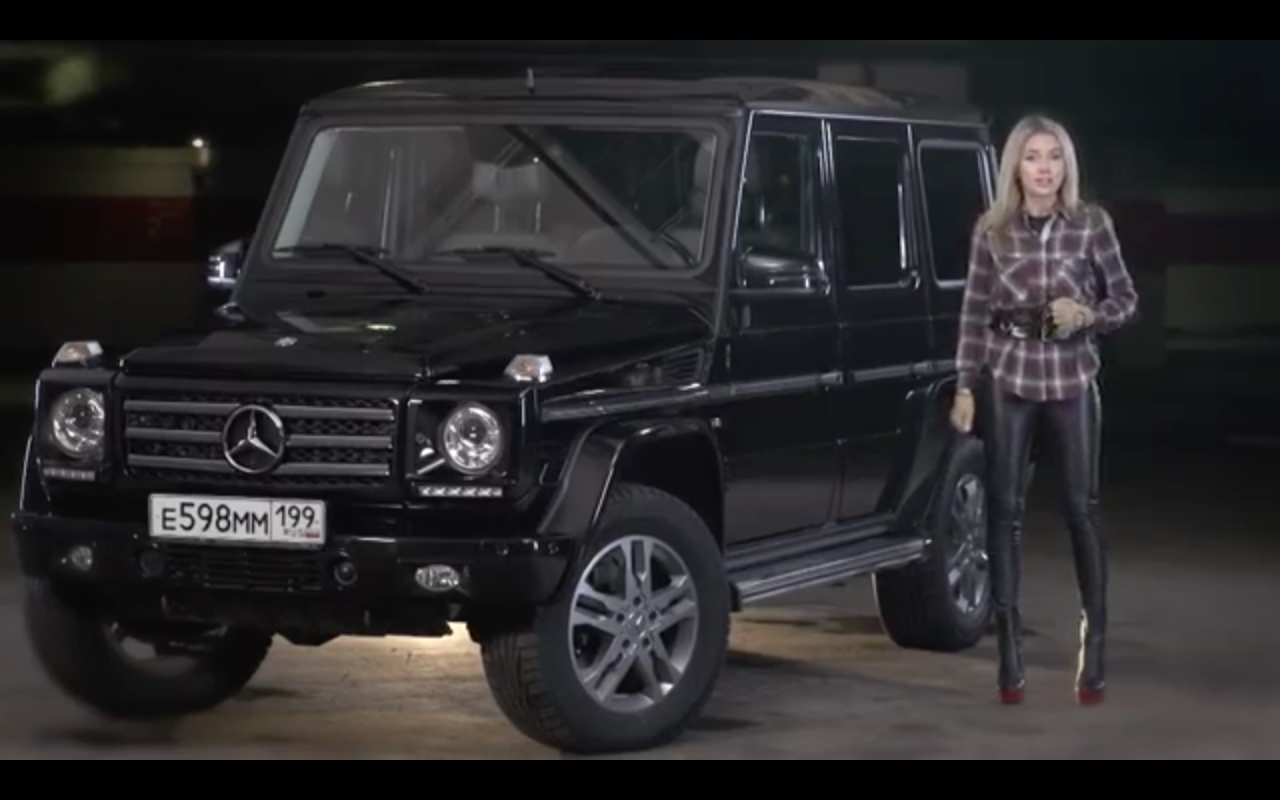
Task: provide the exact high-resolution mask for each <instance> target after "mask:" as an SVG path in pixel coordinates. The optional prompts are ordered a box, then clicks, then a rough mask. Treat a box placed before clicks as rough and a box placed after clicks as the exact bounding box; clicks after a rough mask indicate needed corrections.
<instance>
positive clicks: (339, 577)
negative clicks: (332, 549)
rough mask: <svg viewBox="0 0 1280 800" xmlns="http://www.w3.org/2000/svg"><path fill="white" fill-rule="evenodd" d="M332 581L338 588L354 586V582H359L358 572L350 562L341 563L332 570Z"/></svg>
mask: <svg viewBox="0 0 1280 800" xmlns="http://www.w3.org/2000/svg"><path fill="white" fill-rule="evenodd" d="M333 579H334V580H335V581H337V582H338V585H339V586H344V587H350V586H355V585H356V581H358V580H360V571H359V570H357V569H356V565H355V564H352V563H351V562H350V561H343V562H342V563H341V564H339V565H338V566H336V567H334V568H333Z"/></svg>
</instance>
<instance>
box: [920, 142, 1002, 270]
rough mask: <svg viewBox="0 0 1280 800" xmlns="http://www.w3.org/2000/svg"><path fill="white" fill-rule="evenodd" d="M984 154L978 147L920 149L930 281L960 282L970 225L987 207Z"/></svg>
mask: <svg viewBox="0 0 1280 800" xmlns="http://www.w3.org/2000/svg"><path fill="white" fill-rule="evenodd" d="M983 171H984V162H983V150H982V148H981V147H980V146H978V145H976V144H960V143H945V144H944V143H938V142H933V143H926V144H924V145H922V146H921V148H920V172H921V177H922V179H923V181H924V201H925V211H926V213H927V214H928V218H929V238H930V244H931V246H932V255H933V271H934V277H935V278H936V279H937V280H938V282H940V283H953V282H961V281H964V280H965V278H966V277H967V276H968V272H969V242H970V240H971V239H972V237H973V226H974V224H975V223H976V222H977V221H978V218H979V217H980V216H982V214H983V212H985V211H986V208H987V194H986V188H985V182H984V180H983Z"/></svg>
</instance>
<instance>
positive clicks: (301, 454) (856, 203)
mask: <svg viewBox="0 0 1280 800" xmlns="http://www.w3.org/2000/svg"><path fill="white" fill-rule="evenodd" d="M992 165H993V153H992V151H991V148H990V146H989V144H988V139H987V133H986V130H985V129H984V127H983V125H982V123H981V120H980V119H977V118H975V117H973V116H972V115H970V114H967V113H961V112H953V111H950V110H946V109H938V108H934V107H932V106H929V105H924V104H915V103H912V102H908V101H906V100H902V99H899V98H894V97H890V96H886V95H883V94H879V93H876V92H873V91H869V90H864V89H854V88H848V87H840V86H827V85H815V84H797V83H794V82H784V81H770V80H711V81H689V82H651V81H628V80H578V81H545V82H541V81H540V82H536V83H535V84H534V85H527V84H526V83H525V82H523V81H515V82H502V81H498V82H492V81H457V82H397V83H386V84H377V85H371V86H364V87H358V88H353V89H350V90H347V91H342V92H338V93H336V94H333V95H330V96H326V97H323V98H320V99H318V100H316V101H315V102H313V103H312V104H310V105H308V106H307V107H306V108H305V109H304V111H303V113H302V115H301V119H300V121H299V124H298V127H297V130H296V133H295V136H294V138H293V141H292V144H291V146H290V148H289V149H288V151H287V153H286V156H285V160H284V163H283V165H282V168H281V171H280V173H279V176H278V180H277V183H276V185H275V187H274V189H273V192H272V194H271V197H270V200H269V202H268V204H267V207H266V211H265V213H264V216H263V219H262V220H261V224H260V225H259V227H258V229H257V232H256V234H255V236H254V237H253V238H252V240H250V241H247V242H244V243H239V244H237V245H235V246H233V247H229V248H224V249H223V250H221V251H220V252H219V254H217V259H216V263H217V265H218V271H219V274H218V275H217V276H216V277H217V278H219V281H218V282H216V285H215V287H214V288H218V287H223V288H228V289H229V292H230V293H229V295H228V296H227V298H226V301H227V302H226V303H223V304H220V305H221V308H220V309H219V312H218V314H216V315H213V316H212V317H211V321H210V324H209V327H208V328H207V329H205V330H199V331H196V332H185V333H180V334H176V335H175V336H174V337H173V338H170V339H166V340H164V341H156V342H154V343H152V344H150V345H149V346H146V347H142V348H139V349H136V350H133V351H132V352H128V353H122V354H112V353H103V352H101V348H100V347H98V346H96V345H95V344H94V343H92V342H79V343H74V342H73V343H70V344H68V345H67V346H66V347H64V348H63V350H62V351H61V352H60V353H59V354H58V356H57V358H56V359H55V363H54V364H53V365H52V367H51V368H50V369H48V370H46V371H45V372H44V373H43V374H42V375H41V377H40V380H39V389H38V420H37V424H36V427H35V430H34V432H33V436H32V438H31V442H30V446H29V448H28V451H27V460H26V465H25V466H26V472H25V479H24V482H23V491H22V497H21V507H20V509H19V510H18V512H17V513H16V515H15V526H14V529H15V534H16V537H17V550H18V552H19V554H20V560H21V564H22V568H23V570H24V571H25V574H26V576H27V584H28V595H27V614H28V615H29V619H30V623H31V628H30V630H31V635H32V637H33V638H34V642H35V647H36V651H37V653H38V654H39V656H40V658H41V659H42V661H43V663H44V665H45V667H46V668H47V670H48V672H49V674H50V675H51V676H52V678H53V679H54V680H55V681H56V682H57V683H58V684H59V685H60V686H61V687H62V688H63V689H65V690H66V691H67V692H68V693H70V694H71V695H72V696H74V697H76V698H78V699H79V700H81V701H83V702H85V703H87V704H88V705H90V706H91V707H93V708H95V709H98V710H99V711H101V712H103V713H106V714H109V715H113V716H117V717H124V718H134V719H136V718H152V717H169V716H175V715H184V714H192V713H197V712H201V711H204V710H208V709H212V708H214V707H216V706H218V705H219V704H220V703H222V702H224V701H226V700H227V699H229V698H231V697H233V696H234V695H235V694H236V693H237V692H238V691H240V690H241V689H242V688H243V687H244V686H245V685H246V683H248V682H249V681H250V680H251V679H252V678H253V677H254V675H255V673H256V671H257V670H258V669H259V667H260V665H261V664H262V663H263V661H264V659H265V658H266V657H267V655H268V650H269V648H270V647H271V644H272V642H273V640H274V639H275V637H276V636H280V637H283V638H284V639H286V640H287V641H289V642H292V643H294V644H296V645H302V646H320V645H323V644H325V643H327V642H329V641H331V640H333V639H335V638H337V637H342V636H384V635H403V636H420V637H438V636H447V635H449V634H450V633H451V632H452V630H453V629H452V627H451V626H452V625H454V624H465V625H466V627H467V629H468V630H469V632H470V635H471V637H472V638H473V639H474V641H475V642H477V643H478V644H479V645H480V647H481V648H482V652H483V662H484V667H485V670H486V673H487V676H488V679H489V682H490V684H491V686H492V689H493V692H494V696H495V697H496V699H497V702H498V705H499V706H500V707H501V709H502V710H503V711H504V712H505V713H506V715H507V716H508V717H509V718H510V719H511V721H512V722H513V723H514V724H515V725H516V726H517V727H518V728H519V729H520V730H521V731H523V732H524V733H525V734H527V735H528V736H530V737H532V738H534V739H536V740H538V741H540V742H543V743H546V744H547V745H550V746H553V747H558V748H562V749H565V750H567V751H573V752H581V753H604V752H616V751H626V750H633V749H637V748H645V747H652V746H657V745H661V744H663V743H667V742H671V741H673V740H674V739H676V738H677V737H678V736H679V735H680V734H681V732H682V731H684V730H685V729H686V727H687V725H688V724H689V723H690V722H691V721H692V720H694V719H695V718H696V717H697V716H698V714H699V712H700V710H701V709H702V708H703V706H704V704H705V703H706V702H707V700H708V698H709V697H710V696H711V694H712V692H713V689H714V686H715V684H716V679H717V676H718V674H719V672H720V670H721V666H722V663H723V659H724V656H725V653H726V649H727V646H728V641H729V633H730V619H731V615H732V614H733V613H734V612H735V611H737V610H740V609H742V608H744V607H745V606H748V605H750V604H754V603H759V602H762V601H765V600H768V599H770V598H776V597H779V596H781V595H785V594H788V593H791V592H795V591H797V590H801V589H807V588H811V587H817V586H823V585H829V584H832V583H836V582H839V581H843V580H846V579H849V578H852V577H856V576H864V575H874V576H875V584H874V585H875V592H876V595H877V599H878V602H879V608H880V611H881V615H882V618H883V622H884V626H885V628H886V630H887V632H888V635H889V636H890V637H891V638H892V640H893V641H894V642H896V643H898V644H899V645H901V646H904V647H909V648H921V649H925V650H930V651H942V652H952V651H959V650H964V649H966V648H970V647H973V646H974V645H976V644H977V643H978V642H979V640H980V639H981V637H982V636H983V634H984V629H985V627H986V624H987V622H988V616H989V582H988V580H987V575H986V557H985V531H986V528H985V516H984V513H985V499H984V486H983V480H982V477H981V476H982V474H983V461H982V459H983V454H982V447H981V445H980V443H979V442H977V441H976V440H974V439H972V438H968V437H956V436H954V435H953V434H952V432H951V430H950V428H949V426H948V424H947V409H948V407H949V404H950V401H951V391H952V387H953V385H954V364H953V362H952V358H953V352H954V349H955V328H956V321H957V314H958V310H959V306H960V300H961V295H962V291H963V286H964V278H965V270H966V261H967V246H968V232H969V228H970V225H971V224H972V222H973V220H974V219H975V218H976V216H977V215H978V214H979V213H980V212H981V211H982V209H983V208H984V207H985V205H986V203H987V202H988V198H989V196H990V192H991V186H992V174H993V172H992ZM126 639H128V640H136V641H138V642H142V643H145V644H147V645H148V646H150V647H151V648H152V649H154V650H155V652H156V655H157V658H158V659H159V661H158V663H161V664H163V665H164V666H165V668H164V669H163V670H161V669H159V668H157V667H155V666H153V665H151V664H144V663H143V662H141V661H139V660H136V659H133V658H132V657H127V656H126V655H125V651H124V650H122V649H121V648H120V646H119V642H121V641H123V640H126ZM423 724H424V725H429V724H430V720H427V719H424V721H423Z"/></svg>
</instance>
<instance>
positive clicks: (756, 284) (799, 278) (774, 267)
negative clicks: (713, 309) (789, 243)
mask: <svg viewBox="0 0 1280 800" xmlns="http://www.w3.org/2000/svg"><path fill="white" fill-rule="evenodd" d="M741 274H742V288H743V289H746V290H749V291H766V292H767V291H802V292H823V291H826V290H827V288H828V281H827V276H826V273H825V272H824V271H823V269H822V265H821V264H820V263H819V262H818V259H817V258H816V257H814V256H812V255H810V254H808V253H799V252H793V251H789V250H781V249H771V248H760V247H756V248H752V249H750V250H748V251H747V252H746V253H744V254H743V255H742V260H741Z"/></svg>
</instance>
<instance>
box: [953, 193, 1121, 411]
mask: <svg viewBox="0 0 1280 800" xmlns="http://www.w3.org/2000/svg"><path fill="white" fill-rule="evenodd" d="M1100 282H1101V283H1103V284H1105V286H1103V285H1100ZM1064 297H1069V298H1072V299H1074V300H1076V301H1077V302H1079V303H1081V304H1082V305H1085V306H1088V307H1089V308H1091V309H1093V311H1094V312H1095V314H1096V316H1097V320H1096V322H1095V324H1094V326H1093V327H1092V328H1091V329H1090V330H1089V331H1087V332H1085V333H1084V334H1078V335H1076V336H1073V337H1071V338H1070V339H1067V340H1061V341H1057V340H1055V341H1038V340H1035V339H1030V340H1028V339H1014V338H1010V337H1005V336H1002V335H1000V334H998V333H997V332H996V331H994V330H992V327H991V320H992V314H993V313H994V312H995V311H997V310H1016V309H1028V308H1042V307H1044V306H1047V305H1049V304H1051V303H1053V302H1054V301H1055V300H1059V299H1061V298H1064ZM1137 306H1138V295H1137V291H1136V290H1135V288H1134V284H1133V279H1132V277H1131V276H1130V274H1129V271H1128V269H1127V268H1126V266H1125V261H1124V255H1123V252H1122V250H1121V247H1120V240H1119V237H1118V236H1117V235H1116V231H1115V224H1114V222H1113V221H1112V219H1111V216H1110V214H1108V213H1107V212H1106V211H1105V210H1104V209H1102V208H1100V207H1098V206H1095V205H1082V206H1081V207H1080V208H1079V209H1077V210H1075V211H1060V212H1058V213H1057V214H1056V215H1054V216H1053V217H1052V218H1051V219H1050V220H1049V222H1048V224H1047V225H1046V226H1045V227H1044V228H1043V230H1039V231H1038V230H1037V229H1036V228H1035V227H1033V226H1032V224H1031V222H1030V221H1029V220H1027V219H1026V218H1019V219H1017V220H1015V221H1014V223H1013V224H1012V225H1010V226H1009V229H1008V230H1003V231H993V232H988V233H981V232H976V233H975V234H974V238H973V243H972V257H971V261H970V269H969V278H968V286H967V289H966V291H965V298H964V305H963V308H962V310H961V317H960V345H959V352H958V355H957V361H958V367H959V374H960V388H962V389H971V390H976V389H977V388H978V387H979V385H980V382H981V379H982V378H981V376H982V371H983V368H984V367H989V368H990V369H991V370H992V373H993V375H994V378H995V381H996V386H997V387H998V388H1000V389H1003V390H1004V391H1006V392H1009V393H1012V394H1014V395H1017V396H1019V397H1023V398H1026V399H1028V400H1032V401H1037V402H1046V401H1055V400H1066V399H1070V398H1073V397H1076V396H1079V395H1080V394H1081V393H1083V392H1085V391H1087V390H1088V389H1089V387H1090V384H1091V383H1092V381H1093V380H1094V379H1095V377H1096V376H1097V374H1098V371H1099V370H1100V368H1101V366H1102V362H1101V357H1100V356H1099V353H1098V344H1097V336H1099V335H1102V334H1107V333H1110V332H1112V331H1115V330H1117V329H1119V328H1120V327H1122V326H1124V325H1125V324H1126V323H1128V322H1129V320H1130V319H1132V317H1133V315H1134V313H1135V312H1136V311H1137Z"/></svg>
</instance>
